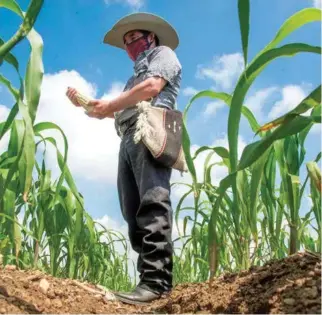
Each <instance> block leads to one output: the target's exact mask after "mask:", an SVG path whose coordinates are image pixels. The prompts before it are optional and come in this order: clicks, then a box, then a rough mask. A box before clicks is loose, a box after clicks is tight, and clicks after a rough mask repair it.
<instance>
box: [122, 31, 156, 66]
mask: <svg viewBox="0 0 322 315" xmlns="http://www.w3.org/2000/svg"><path fill="white" fill-rule="evenodd" d="M151 44H152V42H151V43H149V41H148V35H143V36H141V37H139V38H137V39H135V40H134V41H132V42H131V43H130V44H128V45H125V50H126V52H127V54H128V55H129V57H130V58H131V59H132V60H133V61H135V60H136V59H137V57H138V56H139V54H140V53H142V52H144V51H145V50H148V49H149V48H150V46H151Z"/></svg>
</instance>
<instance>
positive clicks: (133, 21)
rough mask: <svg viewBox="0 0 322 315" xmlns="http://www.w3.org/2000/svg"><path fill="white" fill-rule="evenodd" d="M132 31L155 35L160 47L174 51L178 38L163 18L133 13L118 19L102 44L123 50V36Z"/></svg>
mask: <svg viewBox="0 0 322 315" xmlns="http://www.w3.org/2000/svg"><path fill="white" fill-rule="evenodd" d="M133 30H145V31H150V32H153V33H154V34H156V36H157V37H158V38H159V43H160V45H164V46H168V47H170V48H172V49H173V50H175V49H176V48H177V47H178V45H179V37H178V34H177V32H176V31H175V29H174V28H173V27H172V26H171V25H170V24H169V23H168V22H167V21H166V20H164V19H163V18H161V17H159V16H157V15H154V14H150V13H133V14H130V15H127V16H125V17H123V18H122V19H120V20H119V21H118V22H117V23H116V24H115V25H114V26H113V27H112V29H111V30H109V31H108V32H107V33H106V35H105V37H104V43H106V44H110V45H112V46H115V47H118V48H121V49H124V42H123V36H124V35H125V34H126V33H127V32H129V31H133Z"/></svg>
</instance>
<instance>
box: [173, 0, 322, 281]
mask: <svg viewBox="0 0 322 315" xmlns="http://www.w3.org/2000/svg"><path fill="white" fill-rule="evenodd" d="M238 12H239V23H240V32H241V42H242V50H243V56H244V64H245V68H244V70H243V72H242V74H241V75H240V77H239V79H238V82H237V84H236V86H235V88H234V90H233V93H232V94H227V93H223V92H218V91H212V90H205V91H201V92H199V93H198V94H197V95H195V96H194V97H192V99H191V101H190V102H189V104H188V105H187V106H186V108H185V110H184V118H185V129H184V135H183V137H184V138H183V145H184V152H185V156H186V160H187V163H188V168H189V171H190V174H191V177H192V183H191V184H190V185H187V184H186V183H181V185H185V186H187V189H188V191H187V193H186V194H184V195H183V196H182V198H181V199H180V201H179V203H178V205H177V208H176V222H177V224H178V219H179V214H180V213H187V212H188V214H187V215H185V217H184V220H183V222H184V233H183V234H182V235H181V236H180V238H181V239H182V241H183V244H184V245H183V249H182V253H181V254H180V256H179V257H178V258H179V259H177V261H176V264H177V265H176V267H177V268H176V281H177V282H182V281H203V280H206V279H207V278H208V277H209V275H210V276H214V275H218V274H219V273H222V272H224V271H230V272H232V271H238V270H243V269H247V268H249V267H250V266H252V265H261V264H263V263H264V262H266V261H268V260H271V259H278V258H283V257H285V256H286V255H288V254H293V253H295V252H297V251H299V250H308V251H313V252H321V172H320V169H319V167H318V164H317V163H318V162H319V161H320V158H321V152H317V156H316V159H315V160H314V161H305V155H306V151H305V139H306V137H307V135H308V133H309V132H310V130H311V128H312V127H313V125H314V124H316V123H321V85H320V86H318V87H316V88H315V89H314V90H313V91H312V92H311V93H310V94H309V95H308V96H307V97H306V98H305V99H304V100H302V101H301V102H300V104H298V106H296V107H295V108H294V109H293V110H291V111H290V112H288V113H287V114H285V115H283V116H282V117H279V118H277V119H275V120H274V121H271V122H267V123H266V124H265V125H263V126H260V125H259V124H258V122H257V120H256V117H255V116H254V115H253V113H252V112H251V111H250V110H249V109H248V108H247V104H244V100H245V97H246V95H247V92H248V91H249V89H250V87H251V86H252V83H253V82H254V80H255V79H256V78H257V77H258V76H259V75H260V74H261V72H262V71H263V70H264V69H265V68H266V66H268V65H269V64H270V63H271V62H272V61H274V60H276V59H279V58H282V57H292V56H294V55H296V54H299V53H314V54H321V47H316V46H312V45H309V44H306V43H291V44H286V45H282V46H279V44H280V43H281V42H282V41H283V40H285V39H287V37H288V36H289V35H291V33H292V32H294V31H295V30H297V29H299V28H301V27H303V26H304V25H306V24H308V23H312V22H320V21H321V10H319V9H314V8H308V9H304V10H302V11H299V12H297V13H296V14H294V15H293V16H291V17H290V18H289V19H287V20H286V21H285V22H284V24H283V25H282V26H281V28H280V29H279V31H278V32H277V34H276V36H275V38H273V40H272V41H271V42H270V43H268V44H267V46H266V47H264V49H263V50H261V51H260V52H259V53H258V54H257V55H256V56H255V57H254V59H253V60H251V61H249V62H248V37H249V29H250V25H249V19H250V1H248V0H239V1H238ZM200 98H212V99H218V100H220V101H223V102H224V103H225V104H226V105H227V106H229V116H228V123H227V127H228V128H227V134H228V143H229V148H228V150H227V149H226V148H224V147H209V146H202V147H200V148H199V149H198V150H197V151H196V152H195V153H194V154H192V152H191V143H190V138H189V134H188V131H187V128H188V127H187V118H188V113H189V109H190V107H191V106H192V105H193V103H194V102H195V101H196V100H197V99H200ZM242 115H243V117H244V118H245V119H246V120H247V122H248V124H249V126H250V128H251V129H252V131H253V132H254V136H257V137H258V140H257V141H255V142H253V143H250V144H248V145H247V146H246V147H245V149H244V150H243V152H241V157H240V159H239V160H238V156H239V155H238V154H239V153H240V152H238V135H239V124H240V120H241V116H242ZM205 152H208V154H207V157H206V159H205V163H204V172H203V174H204V175H203V177H202V178H197V172H196V166H195V162H196V159H197V158H198V157H199V156H200V154H202V153H203V154H204V153H205ZM216 155H217V156H218V157H219V158H220V160H221V161H220V162H213V161H212V159H213V157H214V156H216ZM216 164H220V165H222V166H225V167H226V168H227V173H228V175H227V176H226V177H225V178H224V179H222V180H221V182H220V184H219V186H215V185H213V184H212V175H211V174H212V168H213V167H214V166H215V165H216ZM303 167H306V170H307V176H306V179H305V180H304V182H301V181H300V171H301V170H302V168H303ZM178 184H179V185H180V183H176V185H178ZM309 184H310V194H309V198H310V199H311V200H312V206H311V207H310V208H306V209H305V213H304V214H303V215H302V213H300V208H301V203H302V202H303V199H304V196H305V192H306V187H307V186H308V185H309ZM190 195H193V199H194V203H193V205H192V206H186V205H185V200H186V199H187V198H188V197H190ZM189 212H190V213H191V215H190V214H189ZM189 223H190V224H191V225H192V229H191V233H190V234H189V233H187V232H186V227H187V225H188V224H189ZM285 223H287V224H285ZM312 231H314V232H315V233H312ZM315 235H316V236H315Z"/></svg>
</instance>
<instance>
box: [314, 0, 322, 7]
mask: <svg viewBox="0 0 322 315" xmlns="http://www.w3.org/2000/svg"><path fill="white" fill-rule="evenodd" d="M312 5H313V7H315V8H318V9H321V8H322V0H312Z"/></svg>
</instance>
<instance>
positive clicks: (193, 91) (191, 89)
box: [182, 86, 199, 96]
mask: <svg viewBox="0 0 322 315" xmlns="http://www.w3.org/2000/svg"><path fill="white" fill-rule="evenodd" d="M198 92H199V91H198V90H197V89H195V88H194V87H192V86H188V87H186V88H185V89H183V91H182V94H183V95H184V96H194V95H195V94H197V93H198Z"/></svg>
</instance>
